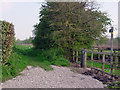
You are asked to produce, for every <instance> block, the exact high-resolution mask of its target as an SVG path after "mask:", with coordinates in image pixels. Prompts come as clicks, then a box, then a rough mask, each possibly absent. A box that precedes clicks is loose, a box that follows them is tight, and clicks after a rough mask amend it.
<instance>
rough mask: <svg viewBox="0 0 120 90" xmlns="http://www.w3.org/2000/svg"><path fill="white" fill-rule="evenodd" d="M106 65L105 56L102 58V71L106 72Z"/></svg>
mask: <svg viewBox="0 0 120 90" xmlns="http://www.w3.org/2000/svg"><path fill="white" fill-rule="evenodd" d="M103 53H104V49H103ZM104 65H105V54H103V57H102V71H104Z"/></svg>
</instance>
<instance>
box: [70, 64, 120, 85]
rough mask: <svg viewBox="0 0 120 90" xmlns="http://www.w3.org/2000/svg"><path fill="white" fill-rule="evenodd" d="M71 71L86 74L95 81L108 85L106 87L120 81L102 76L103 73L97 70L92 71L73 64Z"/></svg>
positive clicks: (105, 75)
mask: <svg viewBox="0 0 120 90" xmlns="http://www.w3.org/2000/svg"><path fill="white" fill-rule="evenodd" d="M71 71H73V72H76V73H79V74H84V75H88V76H92V77H93V78H94V79H97V80H99V81H101V82H102V83H103V84H107V86H106V87H108V86H109V85H112V83H115V82H117V81H120V79H119V78H117V77H116V78H113V79H111V77H110V76H109V75H107V74H104V75H103V74H102V73H101V72H98V71H96V70H91V69H90V68H87V69H84V68H81V67H80V64H76V63H72V67H71ZM116 86H117V87H120V84H116Z"/></svg>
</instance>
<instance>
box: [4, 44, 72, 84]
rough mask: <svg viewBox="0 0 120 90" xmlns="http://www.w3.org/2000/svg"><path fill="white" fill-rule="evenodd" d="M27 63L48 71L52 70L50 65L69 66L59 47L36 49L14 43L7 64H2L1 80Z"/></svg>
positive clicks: (10, 76)
mask: <svg viewBox="0 0 120 90" xmlns="http://www.w3.org/2000/svg"><path fill="white" fill-rule="evenodd" d="M28 65H31V66H33V67H35V66H40V67H41V68H43V69H45V70H47V71H48V70H53V68H52V67H51V66H50V65H57V66H69V65H70V62H69V61H68V60H67V59H65V58H64V51H63V50H62V49H60V48H51V49H48V50H36V49H34V48H32V47H31V46H24V45H16V46H14V47H13V52H12V54H11V56H10V57H9V60H8V63H7V66H2V81H3V82H4V81H6V80H8V79H10V78H13V77H16V76H17V75H19V72H21V71H23V70H24V69H25V68H26V67H27V66H28Z"/></svg>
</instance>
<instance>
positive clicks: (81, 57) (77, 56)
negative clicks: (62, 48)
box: [73, 49, 120, 77]
mask: <svg viewBox="0 0 120 90" xmlns="http://www.w3.org/2000/svg"><path fill="white" fill-rule="evenodd" d="M93 50H94V49H91V50H90V49H82V50H73V61H75V62H76V63H79V64H81V67H82V68H85V69H86V68H87V53H91V59H90V60H91V67H90V68H91V70H93V69H94V70H97V71H100V72H102V73H103V75H104V74H108V75H110V76H111V77H114V76H115V77H120V76H119V75H118V67H119V66H120V62H119V61H118V60H119V55H118V53H117V52H116V51H114V53H113V56H114V59H115V60H114V62H113V65H114V69H115V75H113V73H112V74H111V73H108V72H105V71H104V70H105V64H107V65H111V64H110V63H109V62H107V61H106V60H105V56H106V55H111V53H107V52H105V51H104V49H102V52H100V50H98V52H95V51H93ZM79 53H80V54H79ZM94 54H98V58H100V55H102V60H101V61H98V60H94ZM78 61H80V62H78ZM93 62H99V63H101V64H102V70H100V69H98V68H96V67H93ZM119 68H120V67H119ZM110 69H111V70H113V68H112V67H111V68H110Z"/></svg>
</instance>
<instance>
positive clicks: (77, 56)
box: [76, 50, 78, 62]
mask: <svg viewBox="0 0 120 90" xmlns="http://www.w3.org/2000/svg"><path fill="white" fill-rule="evenodd" d="M76 62H78V50H77V51H76Z"/></svg>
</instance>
